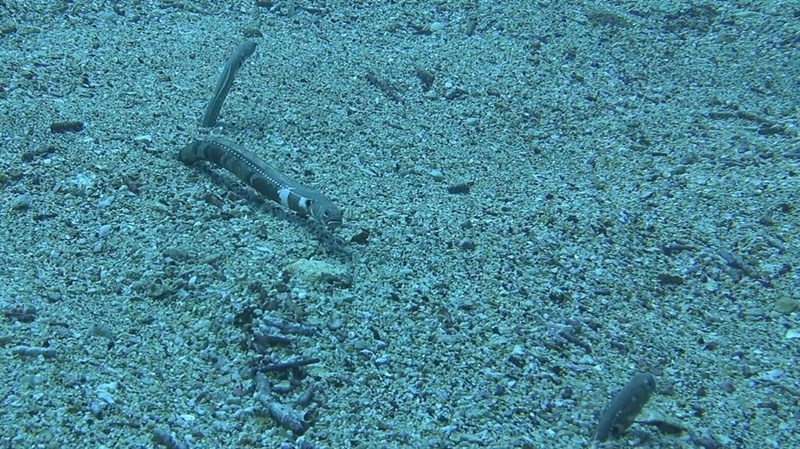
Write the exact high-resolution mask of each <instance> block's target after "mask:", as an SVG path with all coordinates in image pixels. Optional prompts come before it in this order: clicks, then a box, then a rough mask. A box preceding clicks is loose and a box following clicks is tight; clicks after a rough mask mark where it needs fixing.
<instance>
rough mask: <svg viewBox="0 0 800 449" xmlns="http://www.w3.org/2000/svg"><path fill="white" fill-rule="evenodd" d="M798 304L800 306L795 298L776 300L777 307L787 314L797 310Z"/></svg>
mask: <svg viewBox="0 0 800 449" xmlns="http://www.w3.org/2000/svg"><path fill="white" fill-rule="evenodd" d="M798 306H800V304H798V302H797V300H796V299H793V298H781V299H779V300H777V301H775V309H776V310H777V311H778V312H781V313H783V314H785V315H789V314H790V313H792V312H794V311H795V310H797V307H798Z"/></svg>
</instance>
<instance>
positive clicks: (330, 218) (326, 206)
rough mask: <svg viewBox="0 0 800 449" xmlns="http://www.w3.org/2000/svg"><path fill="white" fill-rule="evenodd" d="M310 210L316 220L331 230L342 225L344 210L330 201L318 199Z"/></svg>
mask: <svg viewBox="0 0 800 449" xmlns="http://www.w3.org/2000/svg"><path fill="white" fill-rule="evenodd" d="M309 211H310V212H311V216H312V217H314V220H316V221H317V222H318V223H320V224H322V225H324V226H325V227H327V228H328V229H330V230H331V231H333V230H334V229H336V228H338V227H339V226H341V225H342V211H341V210H339V208H338V207H336V206H334V205H333V203H331V202H330V201H327V200H320V199H317V200H316V201H314V202H313V203H312V204H311V208H310V210H309Z"/></svg>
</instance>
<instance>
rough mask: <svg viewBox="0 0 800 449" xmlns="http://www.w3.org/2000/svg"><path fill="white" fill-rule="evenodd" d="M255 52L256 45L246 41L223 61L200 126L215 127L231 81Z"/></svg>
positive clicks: (231, 83)
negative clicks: (223, 63)
mask: <svg viewBox="0 0 800 449" xmlns="http://www.w3.org/2000/svg"><path fill="white" fill-rule="evenodd" d="M254 51H256V43H255V42H253V41H251V40H246V41H244V42H242V43H241V44H239V46H238V47H236V48H235V49H234V50H233V53H231V55H230V56H229V57H228V60H227V61H225V65H224V66H223V67H222V73H221V74H220V75H219V80H218V81H217V86H216V87H215V88H214V95H212V96H211V100H210V101H209V102H208V106H206V112H205V114H203V121H202V123H201V124H202V126H203V127H205V128H210V127H212V126H216V124H217V117H219V111H220V110H221V109H222V103H224V102H225V97H227V96H228V91H229V90H230V89H231V86H232V85H233V80H234V78H236V72H238V71H239V68H240V67H241V66H242V64H243V63H244V60H245V59H247V58H249V57H250V55H252V54H253V52H254Z"/></svg>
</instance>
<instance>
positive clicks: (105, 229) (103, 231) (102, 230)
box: [97, 225, 111, 239]
mask: <svg viewBox="0 0 800 449" xmlns="http://www.w3.org/2000/svg"><path fill="white" fill-rule="evenodd" d="M109 234H111V225H103V226H100V227H99V228H97V236H98V237H100V238H101V239H104V238H106V237H108V236H109Z"/></svg>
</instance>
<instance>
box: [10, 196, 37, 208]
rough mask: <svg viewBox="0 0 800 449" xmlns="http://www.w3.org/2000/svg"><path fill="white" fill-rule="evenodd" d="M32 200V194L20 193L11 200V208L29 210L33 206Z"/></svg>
mask: <svg viewBox="0 0 800 449" xmlns="http://www.w3.org/2000/svg"><path fill="white" fill-rule="evenodd" d="M31 202H32V200H31V196H30V195H18V196H17V197H16V198H14V200H13V201H12V202H11V210H16V211H23V210H28V209H30V207H31Z"/></svg>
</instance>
